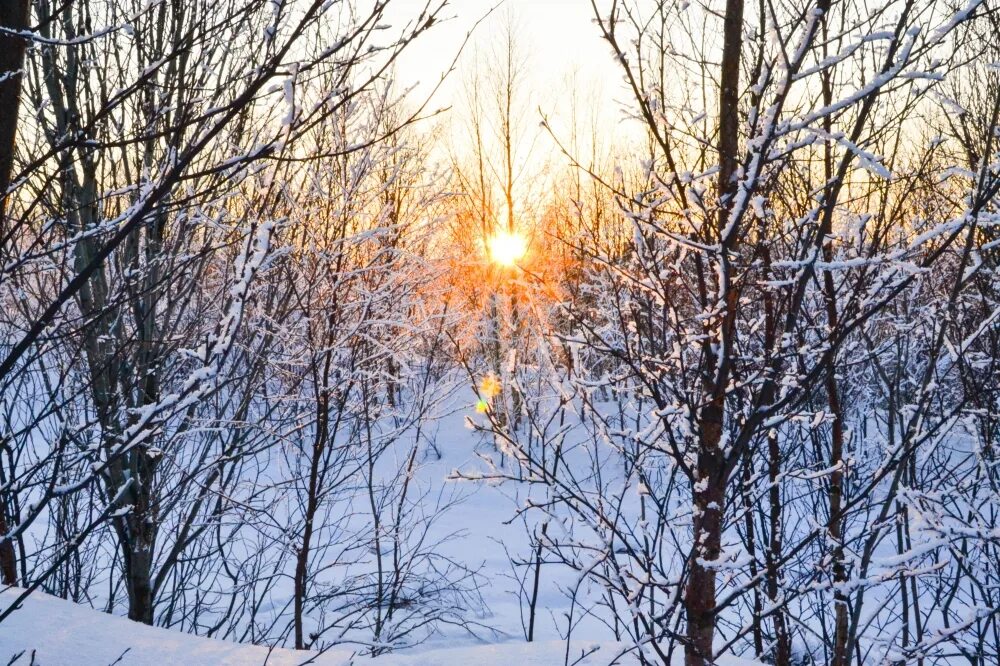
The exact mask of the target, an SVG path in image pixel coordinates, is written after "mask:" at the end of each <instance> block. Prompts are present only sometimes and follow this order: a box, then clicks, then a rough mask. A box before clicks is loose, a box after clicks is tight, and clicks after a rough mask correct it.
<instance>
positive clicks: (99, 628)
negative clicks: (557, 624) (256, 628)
mask: <svg viewBox="0 0 1000 666" xmlns="http://www.w3.org/2000/svg"><path fill="white" fill-rule="evenodd" d="M20 592H21V590H17V589H9V590H7V591H5V592H2V593H0V608H6V607H7V606H9V604H10V603H12V602H13V601H14V600H15V599H16V597H17V595H18V594H19V593H20ZM587 647H591V646H590V645H588V644H586V643H580V644H579V645H578V646H577V645H574V646H571V657H570V660H569V662H570V663H571V664H572V663H574V661H575V660H576V658H577V657H579V656H580V651H581V650H582V649H584V648H587ZM595 647H596V646H595ZM619 650H620V646H618V645H614V644H610V643H608V644H603V645H601V646H599V649H598V650H597V651H596V652H595V653H593V654H592V655H591V656H590V657H588V658H585V659H583V660H581V661H579V662H577V663H578V664H579V666H608V665H609V664H610V663H611V662H612V661H614V656H615V654H617V653H618V651H619ZM565 651H566V645H565V643H563V642H561V641H544V642H540V643H524V642H522V641H519V642H510V643H502V644H494V645H475V646H466V647H457V648H434V649H425V650H421V649H419V648H418V649H416V650H414V651H412V652H407V653H403V654H391V655H384V656H381V657H377V658H375V659H372V658H370V657H355V656H353V654H352V652H351V651H350V650H347V649H343V648H341V649H335V650H329V651H327V652H326V653H324V654H322V655H317V654H316V653H305V652H295V651H294V650H280V649H279V650H273V651H269V650H268V649H267V648H265V647H260V646H256V645H239V644H237V643H229V642H226V641H219V640H214V639H211V638H201V637H198V636H192V635H189V634H183V633H180V632H176V631H171V630H169V629H160V628H158V627H149V626H146V625H143V624H138V623H136V622H132V621H131V620H128V619H126V618H122V617H117V616H114V615H107V614H105V613H101V612H99V611H96V610H92V609H90V608H86V607H84V606H79V605H77V604H74V603H72V602H69V601H64V600H62V599H57V598H55V597H51V596H48V595H46V594H43V593H41V592H36V593H35V594H33V595H31V596H30V597H28V599H27V600H26V601H25V602H24V604H23V606H22V607H21V609H20V610H18V611H17V612H15V613H14V614H12V615H11V616H10V617H9V618H7V619H6V620H4V622H3V624H2V625H0V663H8V662H10V663H12V664H13V665H14V666H27V665H28V664H35V665H36V666H63V665H66V666H69V665H73V666H91V665H93V666H101V665H110V664H120V665H121V666H147V665H148V666H164V665H170V664H184V665H185V666H200V665H202V664H204V665H206V666H207V665H209V664H211V665H220V666H223V665H236V664H239V665H241V666H242V665H243V664H260V665H262V666H264V665H266V666H292V665H299V664H302V665H304V664H316V665H317V666H348V665H349V664H352V663H353V664H354V665H355V666H361V665H362V664H371V665H372V666H451V665H452V664H454V665H455V666H466V665H472V666H512V665H516V666H557V665H558V664H563V663H564V657H565ZM19 653H22V654H21V656H20V657H19V658H16V659H14V658H15V657H16V656H17V655H18V654H19ZM12 659H13V661H11V660H12ZM615 663H617V664H623V665H626V664H634V663H635V660H633V659H631V658H627V659H623V660H620V661H617V662H615ZM677 663H680V661H679V660H678V661H677ZM719 663H720V666H750V664H752V662H748V661H742V660H737V659H727V660H722V661H720V662H719Z"/></svg>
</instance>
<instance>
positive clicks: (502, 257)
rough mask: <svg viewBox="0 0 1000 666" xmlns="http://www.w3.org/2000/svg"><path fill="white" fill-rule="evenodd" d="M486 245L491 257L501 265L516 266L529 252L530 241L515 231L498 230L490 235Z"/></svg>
mask: <svg viewBox="0 0 1000 666" xmlns="http://www.w3.org/2000/svg"><path fill="white" fill-rule="evenodd" d="M486 246H487V248H488V249H489V251H490V259H492V260H493V261H494V262H495V263H497V264H500V265H501V266H508V267H509V266H515V265H516V264H517V262H519V261H520V260H521V259H523V258H524V255H525V254H527V252H528V241H527V239H526V238H525V237H524V236H522V235H521V234H519V233H517V232H513V231H498V232H497V233H495V234H493V235H492V236H490V237H489V239H488V240H487V241H486Z"/></svg>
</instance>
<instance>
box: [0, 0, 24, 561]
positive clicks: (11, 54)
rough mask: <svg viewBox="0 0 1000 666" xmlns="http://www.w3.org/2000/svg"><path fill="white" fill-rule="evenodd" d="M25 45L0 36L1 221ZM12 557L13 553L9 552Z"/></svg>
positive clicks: (9, 17) (17, 8) (17, 2)
mask: <svg viewBox="0 0 1000 666" xmlns="http://www.w3.org/2000/svg"><path fill="white" fill-rule="evenodd" d="M28 6H29V5H28V0H4V2H0V26H3V27H4V28H9V29H11V30H25V29H26V28H27V27H28ZM26 47H27V42H26V41H25V40H23V39H19V38H17V37H11V36H8V35H6V34H5V33H0V219H2V218H3V217H4V215H6V208H7V206H6V204H7V196H6V193H7V188H8V187H10V178H11V171H12V170H13V168H14V139H15V137H16V136H17V114H18V107H19V106H20V101H21V79H22V78H23V77H22V76H21V75H20V74H19V73H17V72H20V71H21V69H22V68H23V67H24V51H25V48H26ZM11 554H12V555H13V549H11Z"/></svg>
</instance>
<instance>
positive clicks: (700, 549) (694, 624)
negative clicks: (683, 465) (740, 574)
mask: <svg viewBox="0 0 1000 666" xmlns="http://www.w3.org/2000/svg"><path fill="white" fill-rule="evenodd" d="M723 413H724V412H723V407H722V399H721V398H719V399H716V400H715V401H713V402H712V403H711V404H709V405H708V406H707V407H705V409H704V411H703V416H702V432H701V441H700V448H701V450H700V451H699V453H698V480H697V482H696V484H695V488H694V520H693V527H694V545H693V547H692V548H691V560H690V562H689V563H688V564H689V570H690V573H689V574H688V582H687V590H686V592H685V595H684V605H685V610H686V611H687V645H686V646H685V649H684V663H685V665H686V666H706V664H711V663H713V659H712V655H713V648H712V645H713V642H714V640H715V569H714V568H712V567H711V566H704V564H703V563H704V562H711V561H713V560H717V559H718V558H719V553H720V551H721V549H722V512H723V510H724V508H725V489H726V478H725V466H724V460H723V455H722V451H720V450H719V442H720V440H721V438H722V417H723Z"/></svg>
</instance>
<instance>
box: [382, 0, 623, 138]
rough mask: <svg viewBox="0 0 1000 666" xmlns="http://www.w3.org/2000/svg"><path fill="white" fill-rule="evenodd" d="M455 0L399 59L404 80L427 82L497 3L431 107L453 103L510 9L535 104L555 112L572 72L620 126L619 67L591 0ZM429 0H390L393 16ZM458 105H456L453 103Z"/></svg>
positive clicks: (397, 20)
mask: <svg viewBox="0 0 1000 666" xmlns="http://www.w3.org/2000/svg"><path fill="white" fill-rule="evenodd" d="M498 2H499V0H452V2H451V3H450V4H449V7H448V8H447V9H446V11H445V13H444V15H445V16H447V17H450V18H449V20H447V21H445V22H444V23H443V24H440V25H437V26H435V27H433V28H432V29H431V30H430V31H429V32H428V33H426V34H425V35H424V36H423V37H422V38H421V39H419V40H417V41H416V42H415V43H414V44H412V45H410V47H409V48H408V49H407V51H406V52H405V53H404V55H403V57H402V58H401V59H400V61H399V62H398V66H397V76H398V77H399V79H400V80H399V83H400V84H402V85H403V86H409V85H414V84H420V86H421V88H420V89H421V90H422V89H424V86H427V87H430V86H432V85H433V84H434V83H436V82H437V80H438V78H439V77H440V75H441V73H442V72H443V71H445V70H446V69H447V68H448V65H449V64H450V63H451V61H452V60H453V59H454V57H455V54H456V53H457V52H458V50H459V48H460V46H461V44H462V41H463V40H464V39H465V36H466V34H467V33H468V32H469V30H471V29H472V28H473V26H474V25H475V23H476V21H477V20H479V19H480V18H482V17H483V16H484V15H486V14H487V13H488V12H489V10H490V8H491V7H494V6H496V7H497V8H496V9H495V10H494V12H493V13H492V15H490V16H489V17H488V18H487V19H486V20H484V21H483V22H482V23H481V24H480V25H479V26H478V27H477V28H476V30H475V32H474V33H473V37H472V39H471V40H470V42H469V45H468V46H467V47H466V51H465V52H463V54H462V56H461V57H460V58H459V70H458V71H456V72H455V73H454V74H452V75H451V77H450V79H451V80H450V81H448V82H447V83H446V84H445V85H444V86H443V88H442V90H441V91H440V94H439V95H438V96H437V97H435V99H434V103H433V104H432V106H433V107H440V106H448V105H452V104H453V103H455V101H456V99H455V98H456V95H457V94H458V93H459V92H460V91H461V89H462V74H463V72H462V66H463V65H465V66H466V67H469V66H471V61H472V59H473V55H474V51H475V48H476V47H477V46H478V47H479V48H480V49H482V50H488V49H489V47H490V44H491V43H492V41H493V39H494V38H495V36H496V35H497V34H498V33H499V32H500V31H501V29H502V26H503V23H504V22H505V21H506V20H507V19H506V15H507V13H511V14H513V16H514V18H515V21H516V24H517V25H518V26H519V27H520V28H521V30H520V31H519V32H518V38H519V42H520V44H519V45H520V46H521V48H522V49H523V52H524V53H525V54H526V55H527V58H528V71H529V72H530V74H529V83H528V85H529V86H530V88H531V89H532V95H531V97H532V100H533V102H534V104H533V108H534V107H538V106H541V107H542V108H543V109H544V110H545V111H546V112H547V113H553V114H556V115H558V113H559V110H560V107H561V106H564V104H563V103H564V102H565V99H564V98H565V96H566V91H567V89H568V86H567V77H568V76H569V75H570V74H572V73H574V72H575V74H576V81H577V86H578V90H581V91H583V92H582V94H584V95H587V96H588V97H589V101H590V106H592V107H593V108H594V109H596V110H597V112H598V113H599V114H600V116H601V117H602V119H605V120H606V121H607V122H609V123H613V124H617V123H618V121H619V119H620V117H621V114H620V112H619V104H618V102H620V101H621V100H622V99H624V92H623V88H622V87H621V81H622V76H621V71H620V69H619V67H618V65H617V64H616V63H615V61H614V60H613V58H612V57H611V51H610V49H609V48H608V46H607V45H606V44H605V43H604V42H603V40H602V39H601V38H600V33H599V30H598V28H597V26H596V25H594V23H593V10H592V9H591V6H590V0H506V1H505V2H499V4H498ZM424 4H425V2H424V0H397V1H396V2H392V3H390V4H389V9H388V12H389V16H388V18H389V19H390V20H391V21H392V23H393V24H395V25H397V26H401V25H402V23H403V22H404V21H405V19H406V18H409V17H412V16H413V15H415V14H416V13H418V12H419V11H420V9H421V8H423V6H424ZM456 106H457V105H456Z"/></svg>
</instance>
